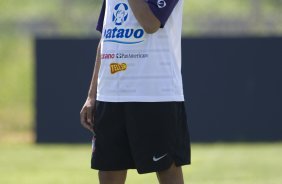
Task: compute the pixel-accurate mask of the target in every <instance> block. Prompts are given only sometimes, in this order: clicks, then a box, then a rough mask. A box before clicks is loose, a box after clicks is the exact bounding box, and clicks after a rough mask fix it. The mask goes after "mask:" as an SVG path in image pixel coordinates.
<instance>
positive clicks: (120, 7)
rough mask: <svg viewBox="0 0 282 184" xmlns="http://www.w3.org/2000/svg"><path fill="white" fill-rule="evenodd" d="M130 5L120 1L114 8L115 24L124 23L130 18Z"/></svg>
mask: <svg viewBox="0 0 282 184" xmlns="http://www.w3.org/2000/svg"><path fill="white" fill-rule="evenodd" d="M127 11H128V6H127V5H126V4H125V3H119V4H117V5H116V6H115V8H114V13H113V22H114V23H115V25H117V26H120V25H122V24H123V23H124V22H125V21H126V20H127V18H128V12H127Z"/></svg>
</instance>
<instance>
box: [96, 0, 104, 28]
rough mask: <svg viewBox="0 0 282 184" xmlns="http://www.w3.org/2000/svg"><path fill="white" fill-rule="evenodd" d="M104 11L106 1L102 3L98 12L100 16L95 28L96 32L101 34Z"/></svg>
mask: <svg viewBox="0 0 282 184" xmlns="http://www.w3.org/2000/svg"><path fill="white" fill-rule="evenodd" d="M105 9H106V0H104V1H103V5H102V9H101V12H100V16H99V19H98V23H97V26H96V30H97V31H99V32H100V33H102V31H103V24H104V17H105Z"/></svg>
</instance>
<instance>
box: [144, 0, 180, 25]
mask: <svg viewBox="0 0 282 184" xmlns="http://www.w3.org/2000/svg"><path fill="white" fill-rule="evenodd" d="M146 1H147V3H148V5H149V7H150V9H151V10H152V12H153V13H154V15H155V16H156V17H157V18H158V19H159V21H160V22H161V28H163V27H164V26H165V23H166V21H167V20H168V18H169V16H170V15H171V13H172V11H173V9H174V7H175V6H176V4H177V3H178V1H179V0H146Z"/></svg>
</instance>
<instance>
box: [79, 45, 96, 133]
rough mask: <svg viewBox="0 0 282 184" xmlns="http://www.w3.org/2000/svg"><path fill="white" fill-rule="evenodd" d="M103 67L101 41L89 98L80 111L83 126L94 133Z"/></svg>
mask: <svg viewBox="0 0 282 184" xmlns="http://www.w3.org/2000/svg"><path fill="white" fill-rule="evenodd" d="M100 65H101V41H100V42H99V45H98V47H97V54H96V62H95V67H94V71H93V75H92V80H91V83H90V88H89V92H88V97H87V99H86V102H85V104H84V105H83V107H82V109H81V111H80V122H81V124H82V126H84V127H85V128H87V129H88V130H90V131H91V132H93V123H94V109H95V108H94V107H95V102H96V94H97V84H98V74H99V70H100Z"/></svg>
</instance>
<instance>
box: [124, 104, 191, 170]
mask: <svg viewBox="0 0 282 184" xmlns="http://www.w3.org/2000/svg"><path fill="white" fill-rule="evenodd" d="M125 111H126V126H127V132H128V137H129V142H130V147H131V152H132V156H133V159H134V161H135V165H136V168H137V170H138V172H139V173H148V172H159V171H163V170H167V169H169V168H170V167H171V165H172V164H173V163H175V164H176V165H177V166H181V165H185V164H189V163H190V139H189V132H188V125H187V121H186V112H185V107H184V102H153V103H151V102H149V103H140V102H138V103H128V104H126V108H125Z"/></svg>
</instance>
